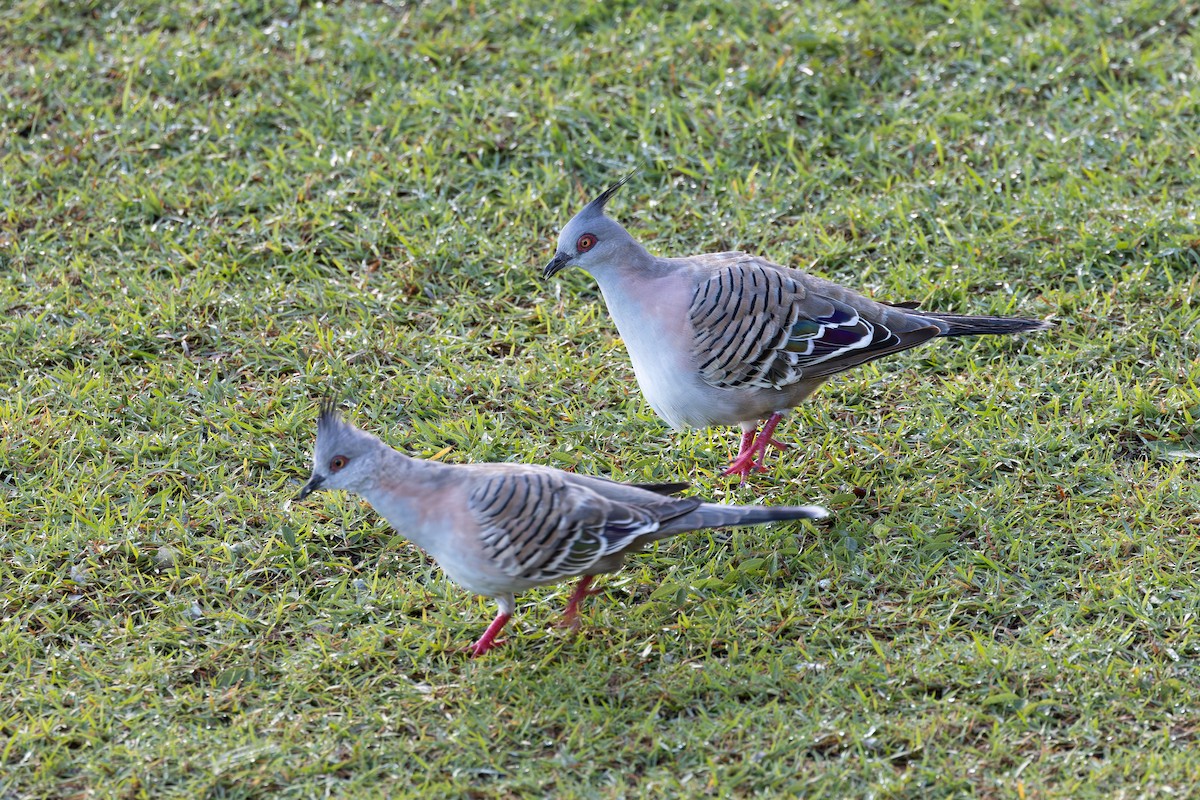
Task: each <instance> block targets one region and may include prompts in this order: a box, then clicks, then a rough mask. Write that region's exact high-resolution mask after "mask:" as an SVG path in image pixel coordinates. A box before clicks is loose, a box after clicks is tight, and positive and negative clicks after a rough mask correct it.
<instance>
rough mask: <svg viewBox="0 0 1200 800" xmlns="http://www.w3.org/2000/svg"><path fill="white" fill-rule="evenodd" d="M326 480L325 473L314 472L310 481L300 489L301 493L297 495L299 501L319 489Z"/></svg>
mask: <svg viewBox="0 0 1200 800" xmlns="http://www.w3.org/2000/svg"><path fill="white" fill-rule="evenodd" d="M324 482H325V476H324V475H316V474H314V475H313V476H312V477H311V478H309V479H308V483H306V484H304V488H303V489H301V490H300V494H298V495H296V501H297V502H299V501H300V500H303V499H304V498H306V497H308V496H309V495H310V494H312V493H313V492H315V491H316V490H317V489H320V488H321V484H322V483H324Z"/></svg>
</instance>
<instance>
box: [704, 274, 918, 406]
mask: <svg viewBox="0 0 1200 800" xmlns="http://www.w3.org/2000/svg"><path fill="white" fill-rule="evenodd" d="M729 256H730V258H729V259H728V260H729V263H728V264H727V265H725V266H723V267H721V268H718V269H716V270H714V271H713V272H712V273H711V274H710V275H709V277H707V278H706V279H704V280H702V281H701V282H700V284H699V285H698V286H697V287H696V291H695V293H694V295H693V296H692V304H691V308H690V310H689V316H690V319H691V323H692V328H693V330H694V332H695V338H694V340H693V349H692V353H693V355H694V356H695V359H696V363H697V364H698V365H699V368H700V375H701V377H702V378H703V379H704V381H705V382H707V383H709V384H711V385H713V386H717V387H721V388H727V389H734V388H770V389H779V388H782V387H784V386H789V385H791V384H794V383H797V382H798V381H800V380H801V379H803V378H815V377H820V376H823V375H831V374H833V373H835V372H840V371H841V370H843V369H847V368H849V367H851V366H853V365H855V364H861V363H863V362H864V361H870V360H871V359H872V358H875V357H877V356H880V355H883V354H884V353H888V352H892V351H893V350H896V349H903V347H905V346H906V345H904V344H902V343H901V340H900V337H898V336H897V335H896V334H895V333H893V332H892V331H891V330H889V329H888V328H887V327H886V326H885V325H883V324H882V323H881V322H879V321H878V320H876V321H871V320H868V319H866V318H865V317H864V316H863V315H862V314H861V313H860V312H859V310H858V309H856V308H855V307H854V306H853V305H851V304H850V303H849V302H846V301H845V300H841V299H837V298H834V297H831V296H828V295H825V294H818V293H816V292H814V291H812V290H810V288H809V287H808V286H806V285H805V283H804V282H803V280H804V279H803V276H802V275H798V274H796V273H793V272H791V271H790V270H785V269H781V268H777V267H775V266H774V265H772V264H770V263H769V262H764V261H762V260H761V259H757V258H754V257H753V256H747V255H744V254H740V253H739V254H736V257H734V254H729ZM931 335H932V334H931Z"/></svg>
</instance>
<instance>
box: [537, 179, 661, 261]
mask: <svg viewBox="0 0 1200 800" xmlns="http://www.w3.org/2000/svg"><path fill="white" fill-rule="evenodd" d="M636 174H637V170H634V171H633V172H631V173H629V174H628V175H626V176H625V177H624V178H621V180H619V181H617V182H616V183H614V184H613V185H612V186H609V187H608V188H607V189H605V190H604V191H603V192H601V193H600V194H599V196H597V197H596V199H594V200H592V202H590V203H588V204H587V205H586V206H584V207H583V210H582V211H580V212H579V213H578V214H576V215H575V216H573V217H571V221H570V222H568V223H567V224H566V225H565V226H564V227H563V229H562V231H560V232H559V234H558V249H557V250H556V251H555V253H554V259H553V260H552V261H551V262H550V263H549V264H547V265H546V268H545V269H544V270H542V278H543V279H544V278H549V277H550V276H551V275H554V274H555V273H556V272H559V271H560V270H563V269H566V268H567V267H580V268H581V269H583V270H585V271H587V272H590V273H592V274H593V275H595V274H596V273H595V271H596V269H598V268H599V269H603V267H604V266H605V265H606V264H613V263H617V262H618V261H619V260H620V259H621V258H622V256H623V255H625V254H626V253H627V251H628V250H629V249H630V247H631V246H632V247H633V248H635V249H636V250H637V251H640V252H641V253H645V251H644V250H642V247H641V245H639V244H638V243H637V242H636V241H634V239H633V237H632V236H630V235H629V232H628V231H626V230H625V229H624V228H623V227H621V225H620V223H618V222H616V221H615V220H612V219H610V218H609V217H607V216H605V214H604V205H605V204H606V203H607V202H608V201H609V200H610V199H611V198H612V196H613V195H614V194H616V193H617V190H618V189H620V188H621V187H622V186H624V185H625V184H626V182H628V181H629V179H630V178H632V177H633V176H634V175H636Z"/></svg>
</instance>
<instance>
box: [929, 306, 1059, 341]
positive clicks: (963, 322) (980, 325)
mask: <svg viewBox="0 0 1200 800" xmlns="http://www.w3.org/2000/svg"><path fill="white" fill-rule="evenodd" d="M908 313H909V314H912V315H913V316H917V317H925V318H926V319H932V320H936V321H937V322H941V323H944V324H945V326H946V327H945V329H944V330H943V331H942V332H941V333H940V334H938V335H939V336H984V335H988V334H993V333H1021V332H1023V331H1044V330H1046V329H1047V328H1053V327H1054V323H1053V322H1047V321H1045V320H1041V319H1025V318H1023V317H988V316H972V315H970V314H943V313H941V312H938V311H916V310H914V311H909V312H908Z"/></svg>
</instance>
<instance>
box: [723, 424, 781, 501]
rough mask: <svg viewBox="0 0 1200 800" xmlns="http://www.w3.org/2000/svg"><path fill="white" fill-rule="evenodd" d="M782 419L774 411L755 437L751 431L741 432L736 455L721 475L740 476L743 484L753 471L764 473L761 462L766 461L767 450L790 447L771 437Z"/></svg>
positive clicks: (764, 468)
mask: <svg viewBox="0 0 1200 800" xmlns="http://www.w3.org/2000/svg"><path fill="white" fill-rule="evenodd" d="M782 419H783V414H782V413H781V412H778V411H776V412H775V413H774V414H772V415H771V416H770V417H768V418H767V421H766V422H765V423H763V427H762V431H761V432H759V433H758V435H757V436H756V435H755V432H754V431H753V430H749V431H742V442H741V445H740V446H739V447H738V454H737V456H736V457H735V458H734V459H733V462H732V463H730V465H729V466H728V467H726V468H725V471H724V472H722V473H721V474H722V475H741V476H742V480H741V483H743V484H744V483H745V482H746V478H747V477H748V476H749V475H750V473H751V472H753V471H755V470H758V471H759V472H766V471H767V468H766V467H765V466H764V465H763V461H765V460H766V454H767V448H768V447H777V448H779V449H780V450H786V449H787V448H788V447H789V446H790V445H788V444H786V443H784V442H781V441H778V440H777V439H775V438H774V437H773V435H772V434H774V433H775V427H776V426H777V425H779V423H780V421H781V420H782Z"/></svg>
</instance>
